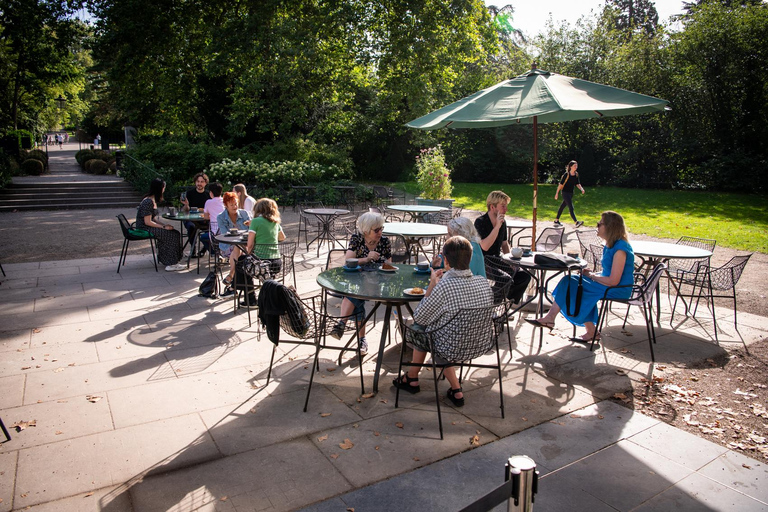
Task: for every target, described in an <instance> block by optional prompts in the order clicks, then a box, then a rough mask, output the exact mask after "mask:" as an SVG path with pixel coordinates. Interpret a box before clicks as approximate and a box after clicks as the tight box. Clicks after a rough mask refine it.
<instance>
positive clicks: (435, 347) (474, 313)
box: [395, 305, 504, 439]
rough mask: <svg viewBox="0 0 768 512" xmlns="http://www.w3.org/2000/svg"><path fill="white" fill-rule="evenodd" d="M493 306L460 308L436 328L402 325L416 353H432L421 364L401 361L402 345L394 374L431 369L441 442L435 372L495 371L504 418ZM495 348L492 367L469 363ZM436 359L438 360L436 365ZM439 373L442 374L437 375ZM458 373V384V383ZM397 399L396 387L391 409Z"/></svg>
mask: <svg viewBox="0 0 768 512" xmlns="http://www.w3.org/2000/svg"><path fill="white" fill-rule="evenodd" d="M496 309H497V307H496V306H495V305H491V306H485V307H480V308H468V309H462V310H460V311H458V312H457V313H454V314H451V315H447V316H448V318H445V320H443V319H442V318H441V319H440V320H439V321H438V322H436V324H437V325H436V326H434V327H432V326H427V327H426V328H425V329H423V328H421V326H417V325H413V326H405V335H406V340H408V342H409V343H410V344H411V345H413V346H414V347H415V348H417V349H418V350H421V351H424V352H429V353H430V354H432V357H431V362H430V363H425V364H417V363H412V362H411V363H406V362H404V361H403V356H404V355H405V346H406V344H405V343H403V344H402V350H401V351H400V366H399V369H398V375H402V373H403V372H402V370H403V366H406V367H411V366H416V367H419V368H421V367H425V366H430V367H431V368H432V379H433V383H434V386H435V401H436V402H437V419H438V424H439V425H440V439H443V418H442V414H441V413H440V395H439V391H438V386H437V380H438V378H439V375H440V374H439V373H438V372H437V369H438V368H440V369H441V370H442V369H445V368H448V367H453V366H459V367H461V368H462V370H463V368H464V367H468V368H495V369H496V370H497V372H498V379H499V380H498V383H499V407H500V408H501V417H502V418H504V390H503V388H502V375H501V357H500V356H499V341H498V340H499V330H498V329H497V323H496V322H495V321H494V314H495V311H496ZM493 348H495V349H496V364H481V363H473V362H472V360H473V359H476V358H478V357H481V356H482V355H483V354H485V353H486V352H488V351H490V350H492V349H493ZM436 359H440V362H437V361H436ZM441 373H442V372H441ZM461 380H462V376H461V372H460V374H459V382H461ZM399 399H400V388H397V391H396V394H395V407H397V406H398V404H399Z"/></svg>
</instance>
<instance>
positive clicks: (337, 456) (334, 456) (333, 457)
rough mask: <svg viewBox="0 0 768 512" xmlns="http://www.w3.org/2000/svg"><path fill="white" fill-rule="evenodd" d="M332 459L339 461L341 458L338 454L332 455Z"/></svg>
mask: <svg viewBox="0 0 768 512" xmlns="http://www.w3.org/2000/svg"><path fill="white" fill-rule="evenodd" d="M331 458H332V459H334V460H336V459H338V458H339V454H338V453H332V454H331Z"/></svg>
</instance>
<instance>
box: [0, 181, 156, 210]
mask: <svg viewBox="0 0 768 512" xmlns="http://www.w3.org/2000/svg"><path fill="white" fill-rule="evenodd" d="M139 202H141V194H139V193H137V192H136V191H135V190H134V189H133V187H131V186H130V185H129V184H127V183H125V182H120V181H114V182H105V181H93V182H76V183H73V182H41V183H25V184H11V185H10V186H9V187H8V188H6V189H4V190H0V212H12V211H30V210H60V209H69V210H74V209H84V208H126V207H128V208H129V207H135V206H138V204H139Z"/></svg>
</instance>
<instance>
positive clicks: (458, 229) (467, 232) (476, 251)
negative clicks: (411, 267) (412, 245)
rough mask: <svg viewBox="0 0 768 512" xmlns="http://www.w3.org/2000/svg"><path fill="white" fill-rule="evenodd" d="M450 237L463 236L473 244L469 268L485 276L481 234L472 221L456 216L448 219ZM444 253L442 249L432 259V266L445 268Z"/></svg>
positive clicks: (474, 272) (473, 273) (474, 273)
mask: <svg viewBox="0 0 768 512" xmlns="http://www.w3.org/2000/svg"><path fill="white" fill-rule="evenodd" d="M447 228H448V238H450V237H453V236H463V237H464V238H466V239H467V240H469V243H470V244H472V260H471V261H470V262H469V270H471V271H472V275H475V276H483V277H485V259H483V249H482V247H480V236H479V235H478V234H477V230H475V226H474V225H473V224H472V221H471V220H469V219H468V218H466V217H456V218H455V219H451V220H450V221H448V226H447ZM443 260H444V255H443V253H442V251H441V252H440V254H438V255H437V256H435V258H434V259H433V260H432V268H436V269H439V268H443V265H444V264H443Z"/></svg>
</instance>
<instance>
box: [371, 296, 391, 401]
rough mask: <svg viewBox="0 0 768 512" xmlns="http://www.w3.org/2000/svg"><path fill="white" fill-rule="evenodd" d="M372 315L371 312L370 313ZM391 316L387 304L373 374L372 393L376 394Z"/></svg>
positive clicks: (389, 306) (388, 304) (377, 305)
mask: <svg viewBox="0 0 768 512" xmlns="http://www.w3.org/2000/svg"><path fill="white" fill-rule="evenodd" d="M379 304H380V303H378V302H377V303H376V307H375V308H374V311H375V310H376V308H378V307H379ZM371 313H373V311H372V312H371ZM391 316H392V304H390V303H389V302H387V309H386V310H385V311H384V320H383V321H384V325H382V327H381V342H380V343H379V353H378V355H377V356H376V370H375V371H374V374H373V392H374V393H378V392H379V373H380V372H381V364H382V362H383V361H384V346H385V345H386V343H387V334H388V333H389V319H390V318H391Z"/></svg>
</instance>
